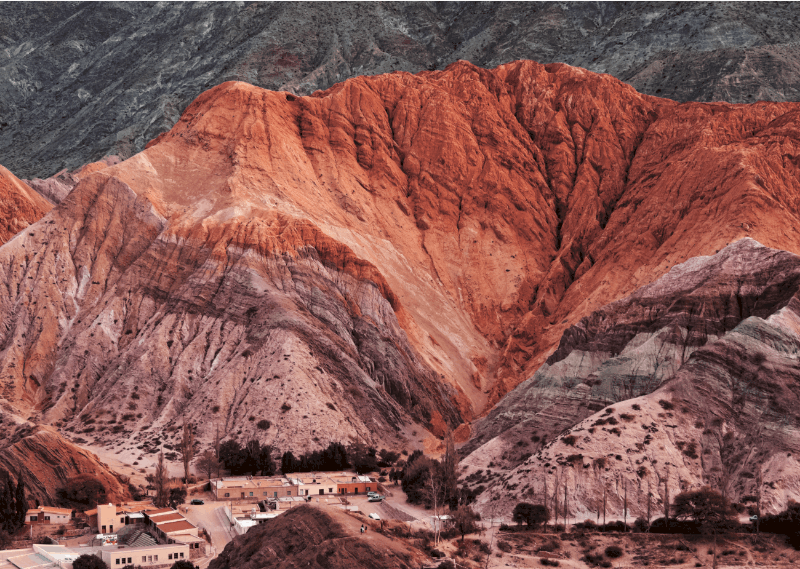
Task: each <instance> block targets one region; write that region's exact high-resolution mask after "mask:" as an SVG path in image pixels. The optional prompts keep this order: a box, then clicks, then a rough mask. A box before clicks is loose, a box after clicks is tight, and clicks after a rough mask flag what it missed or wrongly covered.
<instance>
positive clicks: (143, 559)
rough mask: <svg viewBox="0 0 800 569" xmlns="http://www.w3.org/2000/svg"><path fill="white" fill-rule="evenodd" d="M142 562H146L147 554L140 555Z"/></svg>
mask: <svg viewBox="0 0 800 569" xmlns="http://www.w3.org/2000/svg"><path fill="white" fill-rule="evenodd" d="M142 563H147V555H142Z"/></svg>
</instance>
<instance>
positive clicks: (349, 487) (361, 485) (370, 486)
mask: <svg viewBox="0 0 800 569" xmlns="http://www.w3.org/2000/svg"><path fill="white" fill-rule="evenodd" d="M331 478H332V479H333V481H334V482H336V491H337V492H338V493H339V494H365V493H367V492H372V491H374V490H377V489H378V485H377V484H376V483H375V482H373V481H372V480H371V479H370V477H369V476H361V475H357V474H353V475H346V474H345V475H337V476H332V477H331Z"/></svg>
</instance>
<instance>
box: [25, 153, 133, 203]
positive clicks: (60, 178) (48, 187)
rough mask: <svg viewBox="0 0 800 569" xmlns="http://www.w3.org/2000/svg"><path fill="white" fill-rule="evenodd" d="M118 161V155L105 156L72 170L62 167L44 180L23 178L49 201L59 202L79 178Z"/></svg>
mask: <svg viewBox="0 0 800 569" xmlns="http://www.w3.org/2000/svg"><path fill="white" fill-rule="evenodd" d="M119 163H120V159H119V157H118V156H106V157H105V158H103V159H102V160H99V161H97V162H92V163H91V164H86V165H85V166H82V167H81V168H79V169H78V170H75V171H74V172H69V171H67V170H66V169H64V170H61V171H60V172H58V173H56V174H55V175H53V176H50V177H49V178H47V179H46V180H41V179H39V178H34V179H33V180H25V183H26V184H28V185H29V186H30V187H31V188H33V189H34V190H36V191H37V192H39V193H40V194H41V195H42V196H44V197H45V198H46V199H47V200H49V201H50V202H51V203H54V204H59V203H61V202H62V201H64V198H66V197H67V194H69V193H70V192H71V191H72V188H74V187H75V186H76V185H77V184H78V182H80V180H81V178H83V177H84V176H88V175H89V174H91V173H92V172H98V171H100V170H102V169H103V168H106V167H108V166H113V165H115V164H119Z"/></svg>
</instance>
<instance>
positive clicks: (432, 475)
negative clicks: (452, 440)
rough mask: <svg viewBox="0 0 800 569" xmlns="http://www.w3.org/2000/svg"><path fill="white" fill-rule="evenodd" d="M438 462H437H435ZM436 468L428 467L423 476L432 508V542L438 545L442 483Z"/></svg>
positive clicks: (440, 528)
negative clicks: (426, 472)
mask: <svg viewBox="0 0 800 569" xmlns="http://www.w3.org/2000/svg"><path fill="white" fill-rule="evenodd" d="M437 464H438V463H437ZM436 470H437V469H434V468H429V469H428V475H427V476H426V477H425V495H426V498H427V501H428V503H429V504H430V505H431V507H432V508H433V519H434V520H435V521H434V524H433V543H434V545H437V546H438V545H439V534H440V533H441V531H442V519H441V517H440V516H439V508H440V507H441V505H442V494H443V493H444V484H443V483H442V477H441V476H440V475H439V473H438V472H436Z"/></svg>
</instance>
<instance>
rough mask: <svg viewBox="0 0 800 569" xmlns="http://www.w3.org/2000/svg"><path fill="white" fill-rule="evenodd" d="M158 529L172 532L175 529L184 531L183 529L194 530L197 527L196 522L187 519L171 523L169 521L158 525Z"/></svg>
mask: <svg viewBox="0 0 800 569" xmlns="http://www.w3.org/2000/svg"><path fill="white" fill-rule="evenodd" d="M158 529H159V530H161V531H163V532H164V533H172V532H174V531H176V532H182V531H186V530H193V529H196V528H195V526H194V524H192V523H191V522H188V521H186V520H179V521H177V522H171V523H168V524H161V525H159V526H158Z"/></svg>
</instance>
